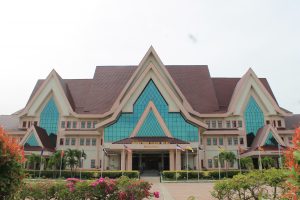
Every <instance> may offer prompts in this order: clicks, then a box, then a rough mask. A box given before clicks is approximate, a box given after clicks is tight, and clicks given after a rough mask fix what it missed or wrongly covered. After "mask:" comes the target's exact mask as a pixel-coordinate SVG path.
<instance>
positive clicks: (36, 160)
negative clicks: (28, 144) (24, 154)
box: [27, 153, 44, 176]
mask: <svg viewBox="0 0 300 200" xmlns="http://www.w3.org/2000/svg"><path fill="white" fill-rule="evenodd" d="M27 160H28V164H29V166H31V167H32V168H33V170H34V172H33V174H34V175H33V176H35V170H37V168H36V166H37V165H38V164H39V165H41V156H40V155H37V154H34V153H33V154H31V155H30V156H29V157H28V158H27ZM43 160H44V159H43V158H42V162H43Z"/></svg>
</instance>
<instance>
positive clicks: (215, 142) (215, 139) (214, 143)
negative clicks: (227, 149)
mask: <svg viewBox="0 0 300 200" xmlns="http://www.w3.org/2000/svg"><path fill="white" fill-rule="evenodd" d="M213 145H215V146H217V145H218V140H217V138H213Z"/></svg>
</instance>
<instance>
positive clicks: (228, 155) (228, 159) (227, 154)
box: [219, 151, 236, 176]
mask: <svg viewBox="0 0 300 200" xmlns="http://www.w3.org/2000/svg"><path fill="white" fill-rule="evenodd" d="M219 157H220V161H221V162H224V161H225V169H226V176H228V163H233V162H234V161H235V160H236V156H235V154H234V153H233V152H232V151H223V152H221V153H220V154H219Z"/></svg>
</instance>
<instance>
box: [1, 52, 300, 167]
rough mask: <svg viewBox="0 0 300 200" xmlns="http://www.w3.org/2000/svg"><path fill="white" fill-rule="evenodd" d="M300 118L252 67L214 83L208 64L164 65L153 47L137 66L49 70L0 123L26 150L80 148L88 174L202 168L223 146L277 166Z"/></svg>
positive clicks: (214, 164) (235, 164) (210, 163)
mask: <svg viewBox="0 0 300 200" xmlns="http://www.w3.org/2000/svg"><path fill="white" fill-rule="evenodd" d="M298 119H300V118H299V116H297V115H293V114H292V113H291V112H289V111H287V110H285V109H283V108H281V107H280V106H279V104H278V102H277V100H276V98H275V96H274V94H273V92H272V90H271V88H270V85H269V84H268V81H267V80H266V79H265V78H258V77H257V75H256V74H255V73H254V71H253V70H252V69H249V70H248V71H247V72H246V74H245V75H244V76H242V77H241V78H214V77H211V76H210V74H209V70H208V67H207V66H205V65H199V66H198V65H195V66H189V65H187V66H185V65H178V66H168V65H164V64H163V63H162V61H161V60H160V58H159V57H158V55H157V54H156V52H155V50H154V49H153V48H152V47H151V48H150V49H149V50H148V52H147V53H146V55H145V56H144V58H143V59H142V61H141V62H140V64H139V65H138V66H99V67H96V70H95V74H94V77H93V78H92V79H63V78H61V77H60V76H59V75H58V73H57V72H56V71H54V70H53V71H52V72H51V73H50V74H49V75H48V77H47V78H46V79H42V80H38V82H37V83H36V86H35V88H34V89H33V92H32V94H31V96H30V98H29V100H28V102H27V104H26V106H25V108H24V109H22V110H20V111H18V112H16V113H14V114H13V115H9V116H0V123H2V125H3V126H4V128H5V129H6V130H7V132H8V133H9V134H10V135H11V136H12V137H15V138H18V140H19V141H20V144H21V145H23V146H24V149H25V151H26V154H31V153H38V154H39V153H40V152H41V151H42V150H43V155H44V156H46V157H47V156H49V155H51V154H52V153H53V152H55V151H56V150H67V149H69V148H70V149H79V150H84V152H85V153H86V154H87V158H86V159H85V160H84V162H83V168H84V169H99V170H181V169H187V168H188V169H193V170H203V169H217V168H218V167H219V166H218V165H219V163H218V160H217V159H216V158H217V156H218V154H219V153H220V151H224V150H225V151H232V152H233V153H234V154H236V155H237V157H246V156H251V157H252V158H253V161H254V164H255V165H256V166H257V165H258V155H259V154H261V156H266V155H268V156H272V157H274V158H275V159H276V160H277V159H278V158H279V157H280V154H281V153H282V150H283V149H284V148H286V147H288V146H289V145H291V140H292V135H293V133H294V131H293V129H294V126H295V125H297V122H299V121H300V120H298ZM184 149H189V150H185V151H182V150H184ZM259 149H263V150H259ZM277 165H279V163H277ZM221 167H222V168H224V163H221ZM229 167H230V168H233V169H236V168H238V162H237V161H235V162H233V163H230V166H229Z"/></svg>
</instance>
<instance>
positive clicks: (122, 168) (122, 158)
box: [121, 150, 126, 170]
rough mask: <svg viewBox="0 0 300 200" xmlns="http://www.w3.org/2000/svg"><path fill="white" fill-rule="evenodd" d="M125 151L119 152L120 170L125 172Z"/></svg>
mask: <svg viewBox="0 0 300 200" xmlns="http://www.w3.org/2000/svg"><path fill="white" fill-rule="evenodd" d="M125 156H126V155H125V150H122V151H121V170H125V164H126V163H125Z"/></svg>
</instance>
